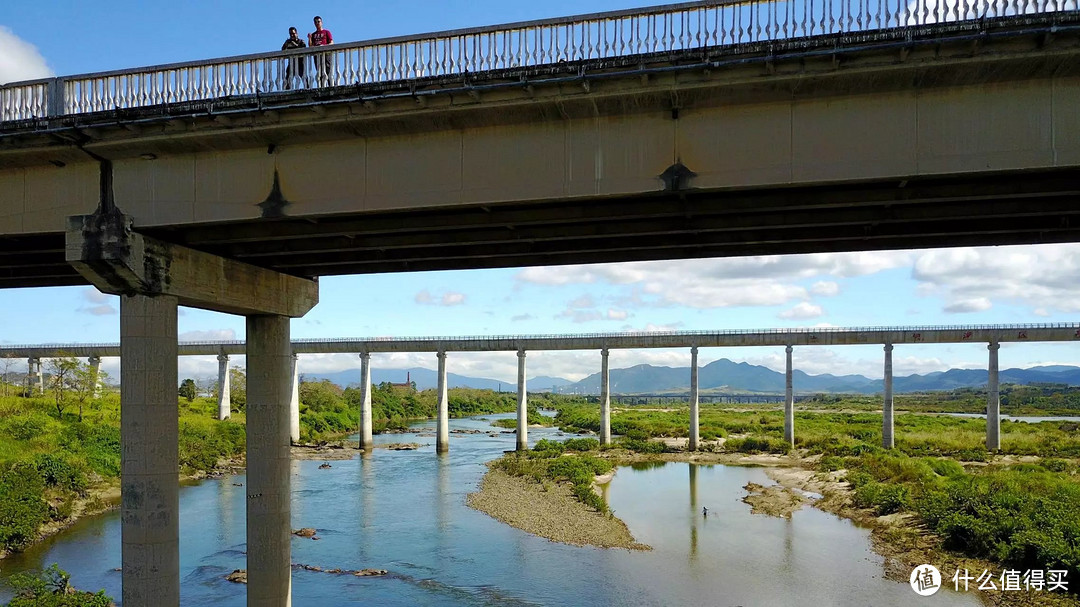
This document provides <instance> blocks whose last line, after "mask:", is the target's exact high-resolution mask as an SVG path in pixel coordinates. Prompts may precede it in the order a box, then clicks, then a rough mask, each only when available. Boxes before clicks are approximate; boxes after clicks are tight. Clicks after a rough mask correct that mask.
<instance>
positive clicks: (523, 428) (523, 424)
mask: <svg viewBox="0 0 1080 607" xmlns="http://www.w3.org/2000/svg"><path fill="white" fill-rule="evenodd" d="M517 356H518V382H517V389H518V394H517V396H518V403H517V405H518V406H517V450H518V451H526V450H528V448H529V390H528V387H527V386H526V385H525V350H518V353H517Z"/></svg>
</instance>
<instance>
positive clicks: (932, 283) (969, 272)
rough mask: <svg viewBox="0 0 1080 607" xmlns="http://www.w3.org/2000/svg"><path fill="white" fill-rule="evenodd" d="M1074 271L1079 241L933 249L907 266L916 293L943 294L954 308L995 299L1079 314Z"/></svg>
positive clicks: (1079, 267) (1079, 262) (1079, 287)
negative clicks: (1020, 245) (910, 268)
mask: <svg viewBox="0 0 1080 607" xmlns="http://www.w3.org/2000/svg"><path fill="white" fill-rule="evenodd" d="M1078 274H1080V245H1078V244H1056V245H1039V246H1025V247H1018V246H1017V247H976V248H957V249H938V250H933V251H925V252H922V253H920V254H919V255H918V257H917V258H916V260H915V264H914V267H913V269H912V277H913V278H915V279H916V280H918V281H920V283H921V284H920V286H919V289H918V293H919V294H920V295H940V296H942V297H944V299H945V300H946V301H947V302H949V304H948V308H946V310H947V311H953V312H961V311H972V310H985V309H988V308H989V307H990V306H989V305H988V304H990V305H992V304H994V303H998V302H1011V303H1017V304H1021V305H1026V306H1030V307H1031V308H1033V309H1035V308H1039V309H1042V310H1043V311H1046V312H1049V311H1054V310H1056V311H1059V312H1080V282H1077V281H1076V276H1077V275H1078ZM950 308H951V309H950Z"/></svg>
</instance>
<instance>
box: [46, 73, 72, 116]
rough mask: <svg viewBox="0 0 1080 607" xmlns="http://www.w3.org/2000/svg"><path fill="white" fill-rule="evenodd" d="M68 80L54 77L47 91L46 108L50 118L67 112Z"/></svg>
mask: <svg viewBox="0 0 1080 607" xmlns="http://www.w3.org/2000/svg"><path fill="white" fill-rule="evenodd" d="M66 88H67V87H66V82H65V80H64V79H63V78H53V79H52V80H51V81H50V82H49V86H48V87H47V88H46V91H45V95H46V97H45V110H46V115H47V116H48V117H49V118H57V117H60V116H63V115H64V114H66V113H67V104H66V103H65V99H64V96H65V94H66V90H65V89H66Z"/></svg>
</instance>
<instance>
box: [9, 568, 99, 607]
mask: <svg viewBox="0 0 1080 607" xmlns="http://www.w3.org/2000/svg"><path fill="white" fill-rule="evenodd" d="M8 585H9V586H11V588H12V589H13V590H15V596H14V597H12V599H11V602H10V603H8V606H9V607H31V606H33V607H109V606H110V605H113V604H114V603H113V602H112V599H111V598H109V597H108V596H106V595H105V591H104V590H102V591H99V592H97V593H95V594H91V593H89V592H81V591H79V590H75V589H74V588H72V587H71V574H69V573H68V572H66V571H64V570H63V569H61V568H60V566H59V565H57V564H56V563H53V564H52V565H51V566H50V567H49V568H48V569H45V570H43V571H41V572H21V573H16V574H14V575H12V576H11V578H10V579H9V580H8Z"/></svg>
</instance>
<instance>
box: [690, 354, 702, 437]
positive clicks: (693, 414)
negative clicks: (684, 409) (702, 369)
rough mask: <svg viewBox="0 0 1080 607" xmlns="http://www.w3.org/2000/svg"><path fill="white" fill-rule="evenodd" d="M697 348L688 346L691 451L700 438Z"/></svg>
mask: <svg viewBox="0 0 1080 607" xmlns="http://www.w3.org/2000/svg"><path fill="white" fill-rule="evenodd" d="M698 415H699V411H698V348H697V346H694V347H692V348H690V442H689V448H690V450H691V451H697V450H698V445H699V443H700V440H701V436H700V432H701V426H700V424H699V423H698Z"/></svg>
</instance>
